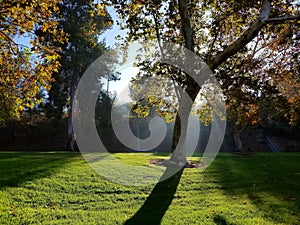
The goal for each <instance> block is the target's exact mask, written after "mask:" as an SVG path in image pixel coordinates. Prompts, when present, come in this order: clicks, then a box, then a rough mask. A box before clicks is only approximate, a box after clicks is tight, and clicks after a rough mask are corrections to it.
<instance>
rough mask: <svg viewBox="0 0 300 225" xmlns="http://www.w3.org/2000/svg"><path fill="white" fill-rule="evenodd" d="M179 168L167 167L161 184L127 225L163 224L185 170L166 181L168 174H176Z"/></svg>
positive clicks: (157, 185) (158, 184)
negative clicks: (162, 221)
mask: <svg viewBox="0 0 300 225" xmlns="http://www.w3.org/2000/svg"><path fill="white" fill-rule="evenodd" d="M176 170H178V168H174V167H167V169H166V170H165V172H164V174H163V175H162V177H161V180H162V181H161V182H159V183H157V184H156V185H155V187H154V189H153V190H152V192H151V194H150V195H149V197H148V198H147V200H146V201H145V203H144V204H143V206H142V207H141V208H140V209H139V210H138V211H137V212H136V214H135V215H134V216H133V217H131V218H130V219H129V220H127V221H126V222H125V223H124V224H125V225H132V224H151V225H156V224H160V223H161V219H162V218H163V216H164V214H165V212H166V211H167V210H168V208H169V206H170V204H171V202H172V200H173V198H174V194H175V192H176V190H177V186H178V184H179V181H180V178H181V176H182V172H183V170H184V168H182V169H180V170H179V171H178V172H177V173H175V174H174V175H173V176H172V177H170V178H168V179H166V180H164V178H165V177H166V176H168V174H170V173H172V172H175V171H176Z"/></svg>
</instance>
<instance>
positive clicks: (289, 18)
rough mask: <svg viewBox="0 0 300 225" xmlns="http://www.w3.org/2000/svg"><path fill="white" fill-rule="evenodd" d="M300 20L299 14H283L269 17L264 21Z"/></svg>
mask: <svg viewBox="0 0 300 225" xmlns="http://www.w3.org/2000/svg"><path fill="white" fill-rule="evenodd" d="M293 20H300V15H298V16H283V17H278V18H270V19H267V20H265V21H264V22H265V23H282V22H286V21H293Z"/></svg>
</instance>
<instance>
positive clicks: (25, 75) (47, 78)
mask: <svg viewBox="0 0 300 225" xmlns="http://www.w3.org/2000/svg"><path fill="white" fill-rule="evenodd" d="M59 2H60V1H56V0H42V1H35V0H18V1H10V0H4V1H1V3H0V43H1V44H0V53H1V56H0V73H1V77H0V120H5V119H7V118H18V117H19V116H20V113H21V112H22V111H24V110H25V108H33V107H34V106H35V105H36V104H38V103H40V102H41V101H42V99H41V98H40V97H39V93H40V92H41V91H42V90H43V89H44V90H47V89H49V88H50V84H51V82H52V81H53V80H52V78H51V74H52V72H55V71H58V68H59V66H60V64H59V62H58V58H59V51H60V50H61V49H60V48H59V47H57V46H55V45H53V44H51V41H47V42H45V41H44V39H48V40H50V39H51V40H54V41H55V42H60V43H63V42H65V41H66V40H67V35H66V33H65V32H64V31H63V30H61V29H58V27H57V25H58V21H57V19H56V17H55V15H56V13H57V11H58V10H59V8H58V5H57V4H58V3H59ZM37 30H41V31H42V32H47V33H48V36H39V37H37V36H36V35H35V32H36V31H37ZM22 35H23V37H27V38H28V39H30V44H31V46H24V45H22V44H19V43H17V41H16V39H17V38H19V37H20V36H22Z"/></svg>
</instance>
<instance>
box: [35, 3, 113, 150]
mask: <svg viewBox="0 0 300 225" xmlns="http://www.w3.org/2000/svg"><path fill="white" fill-rule="evenodd" d="M59 9H60V11H59V13H58V14H57V15H56V17H57V18H58V21H59V23H58V26H59V28H60V29H61V30H65V32H66V33H67V34H68V37H69V38H68V42H66V43H64V44H59V43H57V42H54V43H53V44H56V45H60V47H61V49H62V51H61V54H60V63H61V65H62V67H61V69H60V70H59V71H57V73H55V74H54V78H55V82H54V83H53V84H52V87H51V89H50V91H49V99H48V103H47V105H46V107H47V108H48V115H49V116H50V117H54V118H56V119H60V118H61V116H62V114H63V112H64V110H66V109H67V111H68V114H69V117H68V143H67V148H68V149H69V150H72V151H74V148H75V140H74V137H73V126H72V120H73V115H72V109H73V108H72V107H73V99H74V95H75V90H76V87H77V84H78V82H79V80H80V77H81V76H82V75H83V73H84V72H85V70H86V69H87V68H88V66H89V65H90V64H91V63H92V62H93V61H94V60H95V59H96V58H98V57H99V56H100V55H102V54H103V53H104V52H105V51H106V50H107V48H106V47H105V45H104V43H102V42H99V40H98V39H99V35H100V34H101V33H102V32H103V31H104V30H105V29H108V28H109V26H110V25H111V24H112V21H111V18H110V16H109V15H108V14H107V11H106V5H103V4H100V3H94V1H92V0H84V1H75V0H64V1H62V2H61V3H60V4H59ZM41 31H42V30H40V31H39V33H40V35H41V36H47V35H48V33H45V32H41ZM99 83H100V81H99Z"/></svg>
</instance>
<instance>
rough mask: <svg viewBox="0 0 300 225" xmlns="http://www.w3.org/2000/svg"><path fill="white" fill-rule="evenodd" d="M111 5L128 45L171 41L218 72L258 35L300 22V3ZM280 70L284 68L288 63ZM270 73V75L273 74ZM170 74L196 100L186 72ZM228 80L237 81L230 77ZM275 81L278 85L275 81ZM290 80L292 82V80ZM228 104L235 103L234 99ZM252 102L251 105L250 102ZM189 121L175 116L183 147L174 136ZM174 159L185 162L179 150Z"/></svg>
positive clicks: (184, 1) (158, 0)
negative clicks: (135, 41)
mask: <svg viewBox="0 0 300 225" xmlns="http://www.w3.org/2000/svg"><path fill="white" fill-rule="evenodd" d="M113 3H114V5H115V8H116V9H117V12H118V14H119V16H120V18H121V19H122V21H124V22H123V23H121V25H122V26H123V27H124V28H126V29H128V30H129V32H128V36H127V37H126V41H127V42H130V41H132V40H156V41H158V42H159V43H160V42H161V41H170V42H175V43H178V44H181V45H184V46H185V47H186V48H187V49H189V50H190V51H192V52H194V53H195V54H197V55H199V56H200V57H201V58H202V59H203V60H204V61H205V62H206V64H207V65H208V66H209V67H210V69H211V70H212V71H214V72H217V71H218V70H220V69H222V66H224V65H225V64H226V63H228V62H229V61H230V60H233V59H234V58H235V57H236V54H237V53H238V52H241V51H242V50H245V48H246V47H248V46H250V45H254V44H255V42H254V39H255V38H256V37H257V36H258V34H259V33H260V32H263V33H264V35H262V38H263V39H266V40H268V38H269V35H273V34H274V35H278V34H279V33H280V31H279V30H278V27H280V25H281V24H284V25H287V26H289V24H293V26H294V27H299V23H298V22H297V21H299V19H300V15H299V3H295V2H294V1H284V2H282V1H270V0H264V1H261V2H258V1H243V2H240V1H237V0H234V1H228V0H223V1H188V0H178V1H161V0H153V1H141V0H139V1H138V0H134V1H129V0H128V1H118V0H115V1H113ZM273 30H274V31H273ZM270 31H272V32H270ZM293 41H294V40H292V39H291V38H290V41H289V43H286V46H290V45H291V42H293ZM279 52H280V51H278V53H275V54H279ZM268 61H269V62H270V61H271V58H268ZM249 66H250V64H249ZM281 66H283V68H284V65H281ZM231 69H233V68H231ZM250 69H251V67H250ZM264 69H266V68H264ZM175 72H176V71H175ZM266 74H267V75H268V76H269V77H270V73H266ZM167 75H168V76H172V77H173V78H174V80H175V81H176V83H177V85H179V86H181V87H182V88H184V89H185V91H186V92H187V93H188V94H189V96H190V97H191V99H193V100H195V98H196V96H197V94H198V93H199V91H200V88H201V87H199V86H198V85H196V84H195V82H194V81H193V80H192V79H191V78H190V77H189V76H186V75H185V74H183V73H175V74H173V73H172V74H171V75H170V70H166V72H165V76H167ZM231 78H233V80H231ZM225 80H226V81H228V82H239V81H238V80H235V78H234V77H230V76H228V77H227V78H225ZM271 80H273V81H274V78H271ZM291 82H292V83H293V84H294V80H291ZM292 86H293V85H292ZM228 94H230V93H228ZM229 97H230V96H229ZM229 99H230V98H229ZM227 102H228V103H231V101H227ZM250 103H251V104H253V103H252V102H251V101H249V104H250ZM232 106H233V105H232ZM249 106H250V105H249ZM179 107H180V106H179ZM184 107H186V106H184ZM188 107H190V108H191V106H188ZM253 107H254V105H253ZM253 107H252V108H253ZM190 108H188V109H185V110H184V112H185V114H187V113H189V111H190ZM254 108H256V106H255V107H254ZM178 110H180V108H179V109H178ZM245 110H246V111H247V110H248V111H249V107H245ZM186 118H187V116H186V115H185V118H179V117H178V116H177V117H176V125H175V130H174V133H175V135H174V137H175V139H174V142H178V145H179V148H180V147H182V145H183V143H184V140H183V139H181V140H180V139H179V135H176V133H177V134H178V131H179V130H181V131H183V130H185V127H183V128H181V129H178V127H179V126H178V124H179V122H180V119H181V122H182V124H181V126H186V125H187V123H186V122H185V123H184V121H183V120H185V119H186ZM181 136H184V135H181ZM178 139H179V140H178ZM171 159H172V160H173V161H176V162H180V161H181V162H186V159H185V157H184V156H183V155H182V153H180V152H175V154H174V153H173V154H172V157H171Z"/></svg>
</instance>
